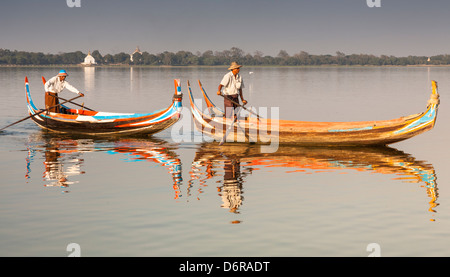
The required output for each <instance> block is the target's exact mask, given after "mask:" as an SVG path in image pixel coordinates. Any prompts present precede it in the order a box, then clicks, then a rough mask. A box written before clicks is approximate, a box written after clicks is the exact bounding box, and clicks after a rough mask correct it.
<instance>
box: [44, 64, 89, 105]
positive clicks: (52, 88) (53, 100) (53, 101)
mask: <svg viewBox="0 0 450 277" xmlns="http://www.w3.org/2000/svg"><path fill="white" fill-rule="evenodd" d="M67 76H69V75H68V74H67V72H66V71H65V70H61V71H59V73H58V75H56V76H55V77H53V78H51V79H49V80H48V81H47V82H45V108H46V109H48V108H49V107H52V106H55V105H58V104H59V98H58V93H60V92H61V91H62V90H63V89H65V88H66V89H68V90H70V91H71V92H74V93H77V94H78V95H81V96H84V94H83V93H81V92H80V91H79V90H78V89H76V88H75V87H74V86H72V85H71V84H69V82H67V81H66V77H67ZM48 111H49V112H54V113H60V112H61V108H60V106H56V107H52V108H50V109H48Z"/></svg>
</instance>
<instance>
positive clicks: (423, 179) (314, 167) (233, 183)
mask: <svg viewBox="0 0 450 277" xmlns="http://www.w3.org/2000/svg"><path fill="white" fill-rule="evenodd" d="M222 167H223V169H222ZM261 168H271V169H273V168H278V169H281V170H283V171H284V172H285V173H287V174H289V173H296V172H300V173H303V174H312V173H320V172H333V171H340V170H344V169H350V170H357V171H370V172H374V173H381V174H391V175H393V176H394V177H393V179H399V180H402V181H404V182H416V183H420V184H421V186H422V187H424V188H425V189H426V192H427V195H428V197H429V198H430V201H429V211H430V212H433V213H435V212H436V211H435V208H436V206H438V204H437V202H436V200H437V198H438V188H437V184H436V174H435V170H434V168H433V166H432V165H431V164H428V163H426V162H424V161H418V160H416V159H415V158H414V157H413V156H411V155H410V154H407V153H404V152H402V151H399V150H397V149H394V148H391V147H359V148H312V147H308V148H306V147H291V146H280V147H279V149H278V151H277V152H275V153H261V151H260V146H258V145H248V144H232V145H223V146H218V145H217V144H214V143H204V144H202V145H201V146H200V147H199V149H198V150H197V153H196V156H195V159H194V162H193V163H192V171H191V186H192V180H199V182H200V184H202V185H203V186H205V185H206V182H207V181H208V179H212V178H214V177H222V178H223V182H222V181H220V182H221V183H222V185H221V186H220V187H219V188H218V190H219V195H220V196H221V197H222V201H223V203H222V207H223V208H226V209H229V211H230V212H234V213H236V212H238V211H239V207H240V206H241V205H242V204H243V200H244V197H243V193H242V188H243V183H244V180H245V176H246V175H248V174H251V173H252V172H254V171H255V170H259V169H261ZM222 170H223V171H222ZM221 171H222V172H221Z"/></svg>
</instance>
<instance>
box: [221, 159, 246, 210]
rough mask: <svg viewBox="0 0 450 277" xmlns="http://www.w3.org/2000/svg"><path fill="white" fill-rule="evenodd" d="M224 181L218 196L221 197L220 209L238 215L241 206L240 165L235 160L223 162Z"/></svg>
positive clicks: (242, 198)
mask: <svg viewBox="0 0 450 277" xmlns="http://www.w3.org/2000/svg"><path fill="white" fill-rule="evenodd" d="M224 170H225V173H224V178H223V179H224V180H223V186H222V187H221V188H220V193H219V195H220V196H221V197H222V201H223V204H222V205H221V207H222V208H226V209H229V210H230V212H232V213H239V212H238V208H239V207H240V206H241V205H242V201H243V200H244V197H243V196H242V177H241V165H240V162H239V160H237V159H229V160H225V161H224Z"/></svg>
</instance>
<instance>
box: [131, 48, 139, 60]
mask: <svg viewBox="0 0 450 277" xmlns="http://www.w3.org/2000/svg"><path fill="white" fill-rule="evenodd" d="M135 53H139V54H141V55H142V52H141V50H139V46H136V50H134V52H133V53H132V54H130V61H133V55H134V54H135Z"/></svg>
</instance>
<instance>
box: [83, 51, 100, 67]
mask: <svg viewBox="0 0 450 277" xmlns="http://www.w3.org/2000/svg"><path fill="white" fill-rule="evenodd" d="M96 64H97V63H96V62H95V59H94V57H92V56H91V51H89V53H88V54H87V56H86V58H84V62H82V63H81V65H86V66H91V65H96Z"/></svg>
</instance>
